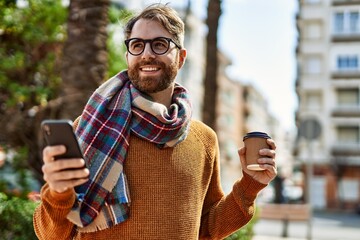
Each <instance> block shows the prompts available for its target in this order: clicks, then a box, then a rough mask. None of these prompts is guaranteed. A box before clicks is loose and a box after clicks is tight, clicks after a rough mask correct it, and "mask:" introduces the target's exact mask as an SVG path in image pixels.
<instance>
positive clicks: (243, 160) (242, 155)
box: [238, 147, 246, 167]
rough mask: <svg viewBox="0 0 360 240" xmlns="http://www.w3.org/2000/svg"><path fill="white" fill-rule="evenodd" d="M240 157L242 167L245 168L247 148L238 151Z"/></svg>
mask: <svg viewBox="0 0 360 240" xmlns="http://www.w3.org/2000/svg"><path fill="white" fill-rule="evenodd" d="M238 155H239V157H240V162H241V165H242V166H243V167H244V166H246V159H245V147H242V148H240V149H239V150H238Z"/></svg>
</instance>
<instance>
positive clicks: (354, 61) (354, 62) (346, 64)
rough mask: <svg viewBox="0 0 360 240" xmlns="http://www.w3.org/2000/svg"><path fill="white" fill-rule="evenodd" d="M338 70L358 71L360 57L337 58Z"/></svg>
mask: <svg viewBox="0 0 360 240" xmlns="http://www.w3.org/2000/svg"><path fill="white" fill-rule="evenodd" d="M336 64H337V68H338V70H340V71H342V70H345V71H348V70H358V64H359V63H358V56H356V55H353V56H338V57H337V63H336Z"/></svg>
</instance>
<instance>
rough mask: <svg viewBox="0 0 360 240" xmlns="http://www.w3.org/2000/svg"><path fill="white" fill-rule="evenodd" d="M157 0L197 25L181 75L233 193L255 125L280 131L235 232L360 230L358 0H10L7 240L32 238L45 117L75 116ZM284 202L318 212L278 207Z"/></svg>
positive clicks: (2, 209)
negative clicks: (243, 223)
mask: <svg viewBox="0 0 360 240" xmlns="http://www.w3.org/2000/svg"><path fill="white" fill-rule="evenodd" d="M154 2H155V3H157V2H162V3H169V4H170V6H172V7H174V8H176V10H177V11H178V12H179V13H180V15H181V17H182V19H183V20H184V22H185V24H186V35H185V44H184V45H185V48H186V49H187V51H188V56H187V60H186V64H185V65H184V67H183V69H182V70H181V71H180V75H179V77H178V79H177V81H178V82H179V83H181V84H182V85H184V86H185V87H186V88H187V89H188V90H189V91H190V95H191V97H192V104H193V108H194V112H193V117H194V118H196V119H200V120H203V121H204V122H205V123H207V124H208V125H209V126H210V127H212V128H213V129H214V130H215V131H216V132H217V135H218V138H219V144H220V152H221V171H222V172H221V174H222V184H223V188H224V191H225V192H226V193H228V192H230V191H231V189H232V185H233V183H234V182H235V181H236V180H237V179H238V178H240V177H241V166H240V163H239V159H238V155H237V149H238V148H239V147H242V146H243V142H242V137H243V136H244V135H245V134H246V133H247V132H250V131H264V132H267V133H268V134H269V135H270V136H271V137H272V138H273V139H274V140H275V141H276V143H277V161H278V166H279V174H278V177H277V178H276V179H275V180H274V181H273V182H272V183H271V184H270V185H269V186H268V187H267V188H265V189H264V190H263V191H262V192H261V193H260V195H259V197H258V200H257V201H258V205H259V215H257V216H256V217H255V218H254V221H253V222H252V223H251V224H249V226H248V228H245V229H247V230H248V231H247V232H246V231H244V232H239V233H237V234H234V235H233V236H231V237H229V239H252V238H253V239H255V238H256V239H265V240H266V239H277V238H278V237H282V238H294V239H296V238H299V239H312V238H315V239H339V240H344V239H349V240H351V239H354V240H355V239H359V237H358V236H360V66H359V60H358V58H359V56H360V18H359V14H360V1H357V0H272V1H269V0H224V1H221V0H216V1H215V0H199V1H195V0H178V1H145V0H132V1H125V0H124V1H121V0H112V1H110V0H98V1H80V0H79V1H61V0H43V1H40V0H29V1H27V0H21V1H20V0H18V1H16V0H2V1H0V124H1V126H2V127H1V128H0V216H1V217H0V225H2V224H5V225H2V226H8V227H9V229H10V230H5V228H6V227H5V228H3V230H0V239H31V238H30V237H29V234H30V232H31V236H33V233H32V227H31V221H32V218H31V217H29V216H31V213H32V211H33V208H34V207H36V204H37V202H38V200H39V196H38V193H39V191H40V188H41V186H42V184H43V179H42V174H41V165H42V160H41V150H42V148H43V146H44V143H43V139H42V136H41V134H40V132H39V130H40V129H39V128H40V122H41V121H42V120H44V119H47V118H54V119H55V118H57V119H59V118H68V119H75V118H76V117H77V116H78V115H79V114H81V111H82V108H83V106H84V104H85V103H86V101H87V99H88V97H89V95H90V94H91V93H92V91H94V90H95V88H96V87H97V86H99V84H101V83H102V82H103V81H105V80H106V79H108V78H109V77H111V76H113V75H115V74H116V73H117V72H119V71H121V70H123V69H126V62H125V59H124V52H125V47H124V44H123V40H124V39H123V34H122V27H123V24H124V22H126V20H127V19H128V18H129V17H130V16H131V15H132V14H134V13H135V12H138V11H140V10H141V9H143V8H144V7H146V6H148V5H149V4H151V3H154ZM272 204H277V205H276V206H275V207H276V209H275V213H274V212H273V213H269V214H268V215H265V212H266V210H263V209H265V208H267V207H269V206H272ZM279 205H282V206H288V205H291V207H292V208H294V206H296V207H298V206H300V207H303V206H306V207H307V208H305V210H302V211H307V212H308V214H307V215H306V216H305V215H304V218H303V219H300V220H299V219H291V218H290V217H288V216H287V217H284V216H280V213H281V211H282V210H281V209H280V208H278V207H279ZM14 206H16V207H14ZM16 209H18V211H17V210H16ZM268 209H270V208H268ZM262 211H263V213H264V214H261V212H262ZM26 213H28V215H26ZM24 214H25V215H26V216H25V215H24ZM298 214H300V213H294V214H293V215H298ZM300 215H301V214H300ZM16 216H18V218H17V217H16ZM16 219H18V220H16ZM15 222H16V223H15ZM24 226H29V228H26V227H24ZM284 229H285V230H286V231H284ZM309 229H310V231H309ZM329 229H333V232H332V231H329ZM23 232H26V234H27V238H22V237H21V236H22V234H23ZM309 232H310V234H309ZM344 232H346V233H347V236H346V237H345V236H344ZM19 236H20V237H19ZM17 237H19V238H17Z"/></svg>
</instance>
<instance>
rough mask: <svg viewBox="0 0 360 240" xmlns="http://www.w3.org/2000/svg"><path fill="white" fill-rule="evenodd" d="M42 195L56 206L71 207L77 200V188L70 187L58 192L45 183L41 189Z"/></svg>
mask: <svg viewBox="0 0 360 240" xmlns="http://www.w3.org/2000/svg"><path fill="white" fill-rule="evenodd" d="M41 197H42V198H43V199H44V200H45V201H47V202H49V203H50V204H51V205H52V206H54V207H55V208H62V209H69V208H71V207H72V206H73V204H74V202H75V190H74V189H69V190H67V191H65V192H62V193H58V192H55V191H52V190H50V188H49V185H47V184H45V185H44V186H43V188H42V189H41Z"/></svg>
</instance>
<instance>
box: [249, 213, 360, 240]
mask: <svg viewBox="0 0 360 240" xmlns="http://www.w3.org/2000/svg"><path fill="white" fill-rule="evenodd" d="M309 230H310V231H311V234H310V235H308V231H309ZM254 232H255V236H254V237H253V239H252V240H360V215H359V214H356V213H344V212H321V211H315V212H314V213H313V218H312V219H311V221H310V222H309V223H308V222H300V221H299V222H290V223H289V225H288V236H287V237H286V238H284V237H281V236H282V232H283V223H282V222H281V221H278V220H264V219H260V220H258V222H257V223H256V224H255V226H254ZM308 236H310V238H308Z"/></svg>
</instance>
